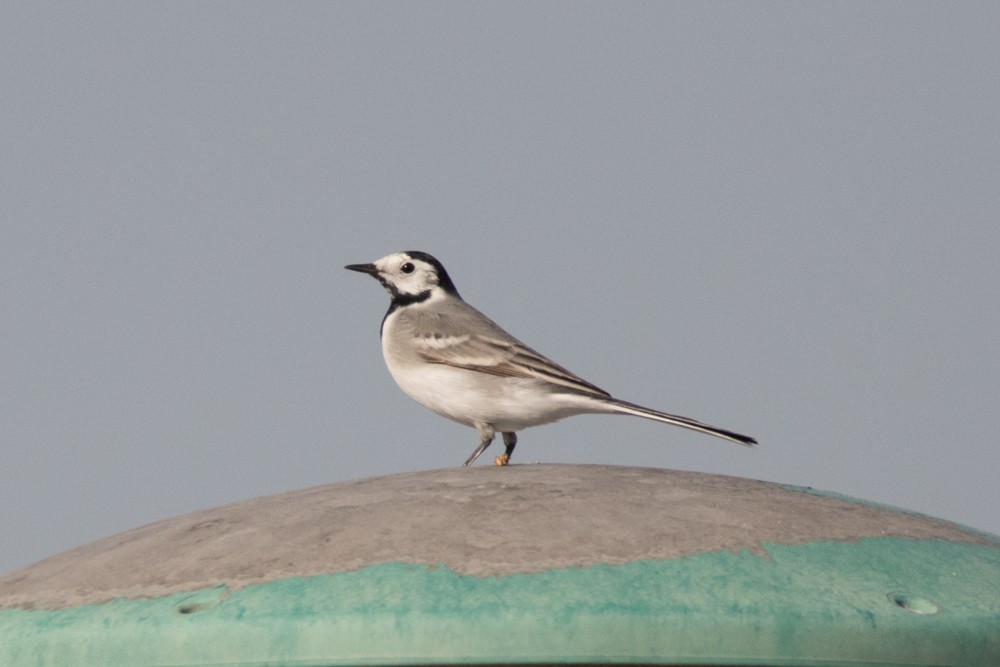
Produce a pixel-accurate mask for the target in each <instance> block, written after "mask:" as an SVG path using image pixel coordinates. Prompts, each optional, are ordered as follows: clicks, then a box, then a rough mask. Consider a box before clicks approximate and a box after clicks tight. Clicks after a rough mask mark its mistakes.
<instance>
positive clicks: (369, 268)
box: [344, 264, 378, 276]
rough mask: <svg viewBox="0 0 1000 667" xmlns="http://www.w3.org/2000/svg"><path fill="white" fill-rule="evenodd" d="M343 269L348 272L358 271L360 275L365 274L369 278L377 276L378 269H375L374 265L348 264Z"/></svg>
mask: <svg viewBox="0 0 1000 667" xmlns="http://www.w3.org/2000/svg"><path fill="white" fill-rule="evenodd" d="M344 268H345V269H347V270H348V271H360V272H361V273H367V274H368V275H370V276H377V275H378V269H376V268H375V265H374V264H348V265H347V266H345V267H344Z"/></svg>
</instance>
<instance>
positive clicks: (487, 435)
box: [465, 424, 506, 467]
mask: <svg viewBox="0 0 1000 667" xmlns="http://www.w3.org/2000/svg"><path fill="white" fill-rule="evenodd" d="M476 428H477V429H478V430H479V446H478V447H476V451H474V452H472V455H471V456H469V458H467V459H466V460H465V466H466V467H468V466H471V465H472V464H473V463H475V462H476V459H478V458H479V455H480V454H482V453H483V452H485V451H486V448H487V447H489V446H490V443H491V442H493V435H494V434H495V433H496V432H495V431H494V430H493V427H492V426H490V425H489V424H477V425H476ZM505 442H506V440H505Z"/></svg>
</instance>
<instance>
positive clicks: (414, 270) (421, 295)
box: [344, 250, 458, 300]
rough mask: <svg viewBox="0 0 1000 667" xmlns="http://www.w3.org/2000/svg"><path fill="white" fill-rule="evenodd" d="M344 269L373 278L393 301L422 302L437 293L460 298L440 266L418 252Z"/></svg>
mask: <svg viewBox="0 0 1000 667" xmlns="http://www.w3.org/2000/svg"><path fill="white" fill-rule="evenodd" d="M344 268H345V269H349V270H351V271H360V272H361V273H367V274H368V275H370V276H372V277H373V278H375V279H376V280H378V281H379V282H380V283H382V287H384V288H385V290H386V291H387V292H388V293H389V296H390V297H392V299H393V300H398V299H403V300H412V299H418V300H423V299H426V298H429V297H432V296H434V294H435V292H437V291H440V292H445V293H448V294H452V295H454V296H458V290H456V289H455V284H454V283H453V282H451V278H450V277H449V276H448V272H447V271H445V268H444V266H443V265H442V264H441V262H439V261H437V260H436V259H434V258H433V257H431V256H430V255H428V254H427V253H425V252H420V251H419V250H407V251H405V252H397V253H393V254H391V255H386V256H385V257H383V258H382V259H377V260H375V261H374V262H372V263H371V264H348V265H347V266H345V267H344Z"/></svg>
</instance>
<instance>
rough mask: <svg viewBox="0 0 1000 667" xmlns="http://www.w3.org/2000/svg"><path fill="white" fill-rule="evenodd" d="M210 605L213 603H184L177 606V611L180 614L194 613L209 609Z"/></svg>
mask: <svg viewBox="0 0 1000 667" xmlns="http://www.w3.org/2000/svg"><path fill="white" fill-rule="evenodd" d="M210 606H212V605H207V604H198V603H194V604H183V605H181V606H180V607H177V613H178V614H194V613H197V612H199V611H204V610H206V609H208V608H209V607H210Z"/></svg>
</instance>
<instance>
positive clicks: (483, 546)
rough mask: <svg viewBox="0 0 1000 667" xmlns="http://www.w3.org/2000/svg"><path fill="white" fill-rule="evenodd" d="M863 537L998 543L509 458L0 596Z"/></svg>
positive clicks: (395, 481) (667, 554) (83, 564)
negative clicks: (509, 462) (394, 565)
mask: <svg viewBox="0 0 1000 667" xmlns="http://www.w3.org/2000/svg"><path fill="white" fill-rule="evenodd" d="M865 537H898V538H913V539H919V540H936V539H939V540H948V541H953V542H961V543H969V544H978V545H982V546H988V547H993V548H1000V544H998V543H997V542H996V541H994V540H993V539H991V538H990V536H987V535H983V534H980V533H976V532H974V531H969V530H966V529H963V528H961V527H959V526H956V525H954V524H951V523H948V522H945V521H941V520H937V519H933V518H930V517H926V516H922V515H916V514H910V513H906V512H900V511H898V510H893V509H889V508H884V507H879V506H873V505H869V504H866V503H863V502H860V501H853V500H851V499H845V498H840V497H834V496H826V495H822V494H814V493H811V492H809V491H808V490H804V489H796V488H792V487H786V486H782V485H779V484H772V483H765V482H759V481H755V480H748V479H742V478H736V477H723V476H716V475H705V474H700V473H691V472H678V471H670V470H658V469H649V468H622V467H613V466H578V465H520V466H510V467H507V468H492V467H485V466H483V467H479V468H473V469H452V468H449V469H444V470H431V471H425V472H415V473H406V474H400V475H392V476H387V477H377V478H370V479H363V480H358V481H352V482H344V483H338V484H330V485H327V486H322V487H316V488H312V489H305V490H302V491H294V492H291V493H285V494H280V495H275V496H269V497H264V498H257V499H253V500H248V501H245V502H241V503H236V504H233V505H228V506H224V507H219V508H215V509H210V510H205V511H201V512H195V513H192V514H187V515H184V516H180V517H176V518H173V519H169V520H166V521H161V522H158V523H154V524H150V525H148V526H143V527H141V528H136V529H134V530H130V531H127V532H124V533H121V534H118V535H115V536H112V537H109V538H106V539H103V540H100V541H98V542H93V543H91V544H88V545H84V546H82V547H79V548H76V549H73V550H70V551H67V552H65V553H62V554H59V555H57V556H54V557H52V558H48V559H46V560H43V561H40V562H38V563H35V564H34V565H30V566H28V567H25V568H23V569H21V570H18V571H15V572H12V573H10V574H8V575H6V576H3V577H0V608H10V607H26V608H38V607H42V608H59V607H66V606H73V605H79V604H86V603H100V602H105V601H108V600H111V599H114V598H117V597H122V598H133V599H134V598H143V597H151V596H157V595H165V594H171V593H175V592H179V591H187V590H194V589H202V588H207V587H211V586H219V585H224V586H226V587H228V588H229V589H235V588H239V587H243V586H247V585H251V584H258V583H263V582H269V581H275V580H279V579H285V578H288V577H296V576H301V577H304V576H314V575H322V574H334V573H338V572H349V571H355V570H358V569H360V568H364V567H367V566H371V565H374V564H379V563H388V562H402V563H417V564H429V565H438V564H440V565H443V566H445V567H446V568H447V569H448V570H449V571H452V572H455V573H457V574H459V575H474V576H479V577H488V576H503V575H511V574H517V573H537V572H543V571H546V570H551V569H553V568H566V567H590V566H593V565H595V564H598V563H606V564H622V563H628V562H633V561H642V560H658V559H675V558H679V557H684V556H690V555H694V554H701V553H707V552H724V551H729V552H733V553H736V552H739V551H741V550H744V549H745V550H749V551H750V552H751V553H756V554H765V553H766V545H768V544H782V545H795V544H804V543H810V542H816V541H823V540H831V541H841V542H843V541H855V540H858V539H860V538H865Z"/></svg>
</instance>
